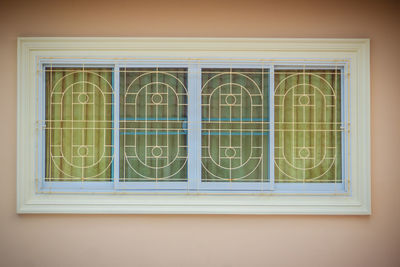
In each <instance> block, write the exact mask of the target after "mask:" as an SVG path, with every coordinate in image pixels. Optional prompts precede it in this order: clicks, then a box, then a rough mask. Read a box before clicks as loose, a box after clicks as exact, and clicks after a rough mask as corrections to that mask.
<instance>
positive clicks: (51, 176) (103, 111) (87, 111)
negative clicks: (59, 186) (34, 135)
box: [45, 67, 113, 182]
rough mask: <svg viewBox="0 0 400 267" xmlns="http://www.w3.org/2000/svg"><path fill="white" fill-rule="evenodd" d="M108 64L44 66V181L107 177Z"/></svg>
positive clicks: (109, 126)
mask: <svg viewBox="0 0 400 267" xmlns="http://www.w3.org/2000/svg"><path fill="white" fill-rule="evenodd" d="M112 71H113V70H112V69H108V68H63V67H46V68H45V94H46V96H45V97H46V112H45V113H46V115H45V116H46V117H45V119H46V126H45V136H46V137H45V142H46V144H45V147H46V153H45V154H46V155H45V156H46V166H45V170H46V171H45V180H46V181H51V182H57V181H110V180H111V173H112V170H111V169H112V161H113V157H112V153H113V151H112V150H113V148H112V110H113V87H112V76H113V73H112Z"/></svg>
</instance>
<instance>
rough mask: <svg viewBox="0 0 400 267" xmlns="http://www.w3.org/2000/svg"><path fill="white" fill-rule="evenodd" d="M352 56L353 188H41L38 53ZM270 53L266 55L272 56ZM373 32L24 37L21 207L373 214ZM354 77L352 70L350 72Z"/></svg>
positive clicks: (20, 85) (56, 55) (19, 117)
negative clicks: (356, 35) (334, 191)
mask: <svg viewBox="0 0 400 267" xmlns="http://www.w3.org/2000/svg"><path fill="white" fill-rule="evenodd" d="M149 55H151V56H152V57H160V58H164V59H168V58H180V59H190V60H196V58H202V59H203V58H214V59H215V58H224V59H230V58H235V59H236V60H248V59H252V60H254V59H260V61H263V59H268V61H278V60H279V59H285V60H286V61H290V60H293V62H296V61H307V60H309V59H310V60H314V61H315V60H319V61H324V60H328V61H331V62H332V61H336V60H337V61H343V60H344V59H345V60H348V62H349V71H350V73H351V77H350V79H349V82H350V99H349V101H350V102H351V105H350V110H349V112H350V120H351V122H352V124H351V132H350V138H349V139H350V141H351V142H350V143H349V149H350V151H351V154H350V158H351V163H352V166H351V169H350V172H351V187H352V190H351V194H343V195H340V194H338V195H335V196H332V195H329V196H323V195H318V194H316V195H312V194H307V195H301V194H280V195H275V194H273V193H272V192H271V193H263V194H250V195H249V194H246V195H240V194H236V195H232V194H229V193H228V194H215V195H214V194H207V195H206V194H201V193H199V194H196V195H192V194H182V195H176V194H148V193H147V194H146V193H144V194H140V193H137V192H135V193H134V194H113V193H104V194H82V193H76V192H75V193H72V192H71V193H64V194H54V193H51V194H43V193H42V194H38V193H37V192H36V186H37V185H36V184H35V183H36V179H35V177H36V175H35V173H36V166H35V160H34V159H35V156H37V155H35V153H36V151H37V149H36V146H37V138H38V130H37V128H38V127H40V125H37V123H36V118H37V111H38V99H39V94H38V89H37V88H38V86H37V85H38V82H39V81H38V79H37V75H36V73H37V71H38V69H37V68H38V66H39V64H38V61H39V59H40V58H42V57H46V58H74V57H75V58H76V57H86V58H99V61H101V58H119V59H121V58H127V59H128V58H129V59H141V58H148V57H149ZM266 61H267V60H266ZM369 72H370V68H369V39H263V38H76V37H66V38H64V37H61V38H59V37H57V38H50V37H21V38H18V77H17V83H18V89H17V101H18V103H17V213H103V214H104V213H159V214H162V213H167V214H371V189H370V187H371V183H370V162H371V161H370V76H369V75H370V73H369ZM347 78H348V77H347Z"/></svg>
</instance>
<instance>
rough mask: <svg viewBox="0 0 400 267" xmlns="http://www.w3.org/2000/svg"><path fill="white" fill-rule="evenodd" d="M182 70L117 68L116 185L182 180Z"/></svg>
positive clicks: (184, 87)
mask: <svg viewBox="0 0 400 267" xmlns="http://www.w3.org/2000/svg"><path fill="white" fill-rule="evenodd" d="M187 79H188V74H187V69H186V68H121V69H120V166H119V168H120V180H119V181H120V182H133V181H135V182H138V181H141V182H171V181H174V182H177V181H187V103H188V95H187V83H188V80H187Z"/></svg>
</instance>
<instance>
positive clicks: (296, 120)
mask: <svg viewBox="0 0 400 267" xmlns="http://www.w3.org/2000/svg"><path fill="white" fill-rule="evenodd" d="M341 79H342V78H341V70H340V69H331V70H308V69H304V70H275V182H276V183H285V182H286V183H288V182H293V183H341V182H342V171H341V168H342V132H343V130H342V128H341V101H342V100H341V98H342V96H341V84H342V82H341Z"/></svg>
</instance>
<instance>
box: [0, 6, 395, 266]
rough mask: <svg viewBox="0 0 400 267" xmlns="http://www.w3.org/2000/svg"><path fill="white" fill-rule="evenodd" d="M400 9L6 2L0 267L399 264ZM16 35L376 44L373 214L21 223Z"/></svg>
mask: <svg viewBox="0 0 400 267" xmlns="http://www.w3.org/2000/svg"><path fill="white" fill-rule="evenodd" d="M399 10H400V5H399V4H396V3H395V2H394V1H393V2H388V1H386V2H385V1H383V0H381V1H376V2H372V1H371V2H368V1H359V2H354V1H350V0H349V1H342V0H340V1H338V0H333V1H323V0H315V1H314V0H313V1H303V0H297V1H288V0H284V1H278V0H274V1H270V3H269V2H268V1H255V0H248V1H246V0H242V1H217V0H215V1H209V0H197V1H175V0H168V1H163V2H157V1H154V0H153V1H151V0H147V1H146V0H142V1H135V0H131V1H128V0H125V1H119V0H110V1H104V0H98V1H94V0H93V1H89V2H87V1H83V0H81V1H76V0H71V1H62V2H61V1H60V2H59V3H55V1H53V2H52V1H50V0H49V1H47V2H44V1H25V2H21V1H17V0H14V1H9V2H8V3H5V2H4V0H3V1H0V81H1V85H0V94H1V97H0V119H1V120H0V121H1V130H0V170H1V177H0V266H379V267H380V266H400V230H399V227H400V212H399V211H400V207H399V205H400V193H399V190H400V174H399V173H400V171H399V165H400V164H399V158H400V157H399V154H398V153H396V152H397V151H396V150H398V149H400V145H399V143H400V141H399V140H400V138H399V136H400V125H399V122H400V120H399V115H400V105H399V103H400V102H399V100H400V99H399V95H400V88H399V86H398V83H397V81H398V80H399V76H400V72H399V69H400V68H399V66H400V53H399V49H400V47H399V43H400V34H399V33H400V30H399V27H400V23H399V22H400V19H399V18H398V17H396V16H399V15H398V12H399ZM17 36H198V37H335V38H336V37H338V38H341V37H362V38H371V100H372V103H371V104H372V106H371V110H372V114H371V118H372V130H371V131H372V132H371V133H372V147H371V148H372V165H371V167H372V209H373V213H372V216H222V215H221V216H203V215H202V216H200V215H199V216H185V215H174V216H169V215H168V216H166V215H132V216H126V215H20V216H18V215H17V214H16V213H15V209H16V208H15V206H16V192H15V191H16V190H15V179H16V178H15V176H16V160H15V158H16V80H17V77H16V68H17V66H16V53H17V50H16V48H17V43H16V38H17ZM365 167H366V168H368V167H369V166H365Z"/></svg>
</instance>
